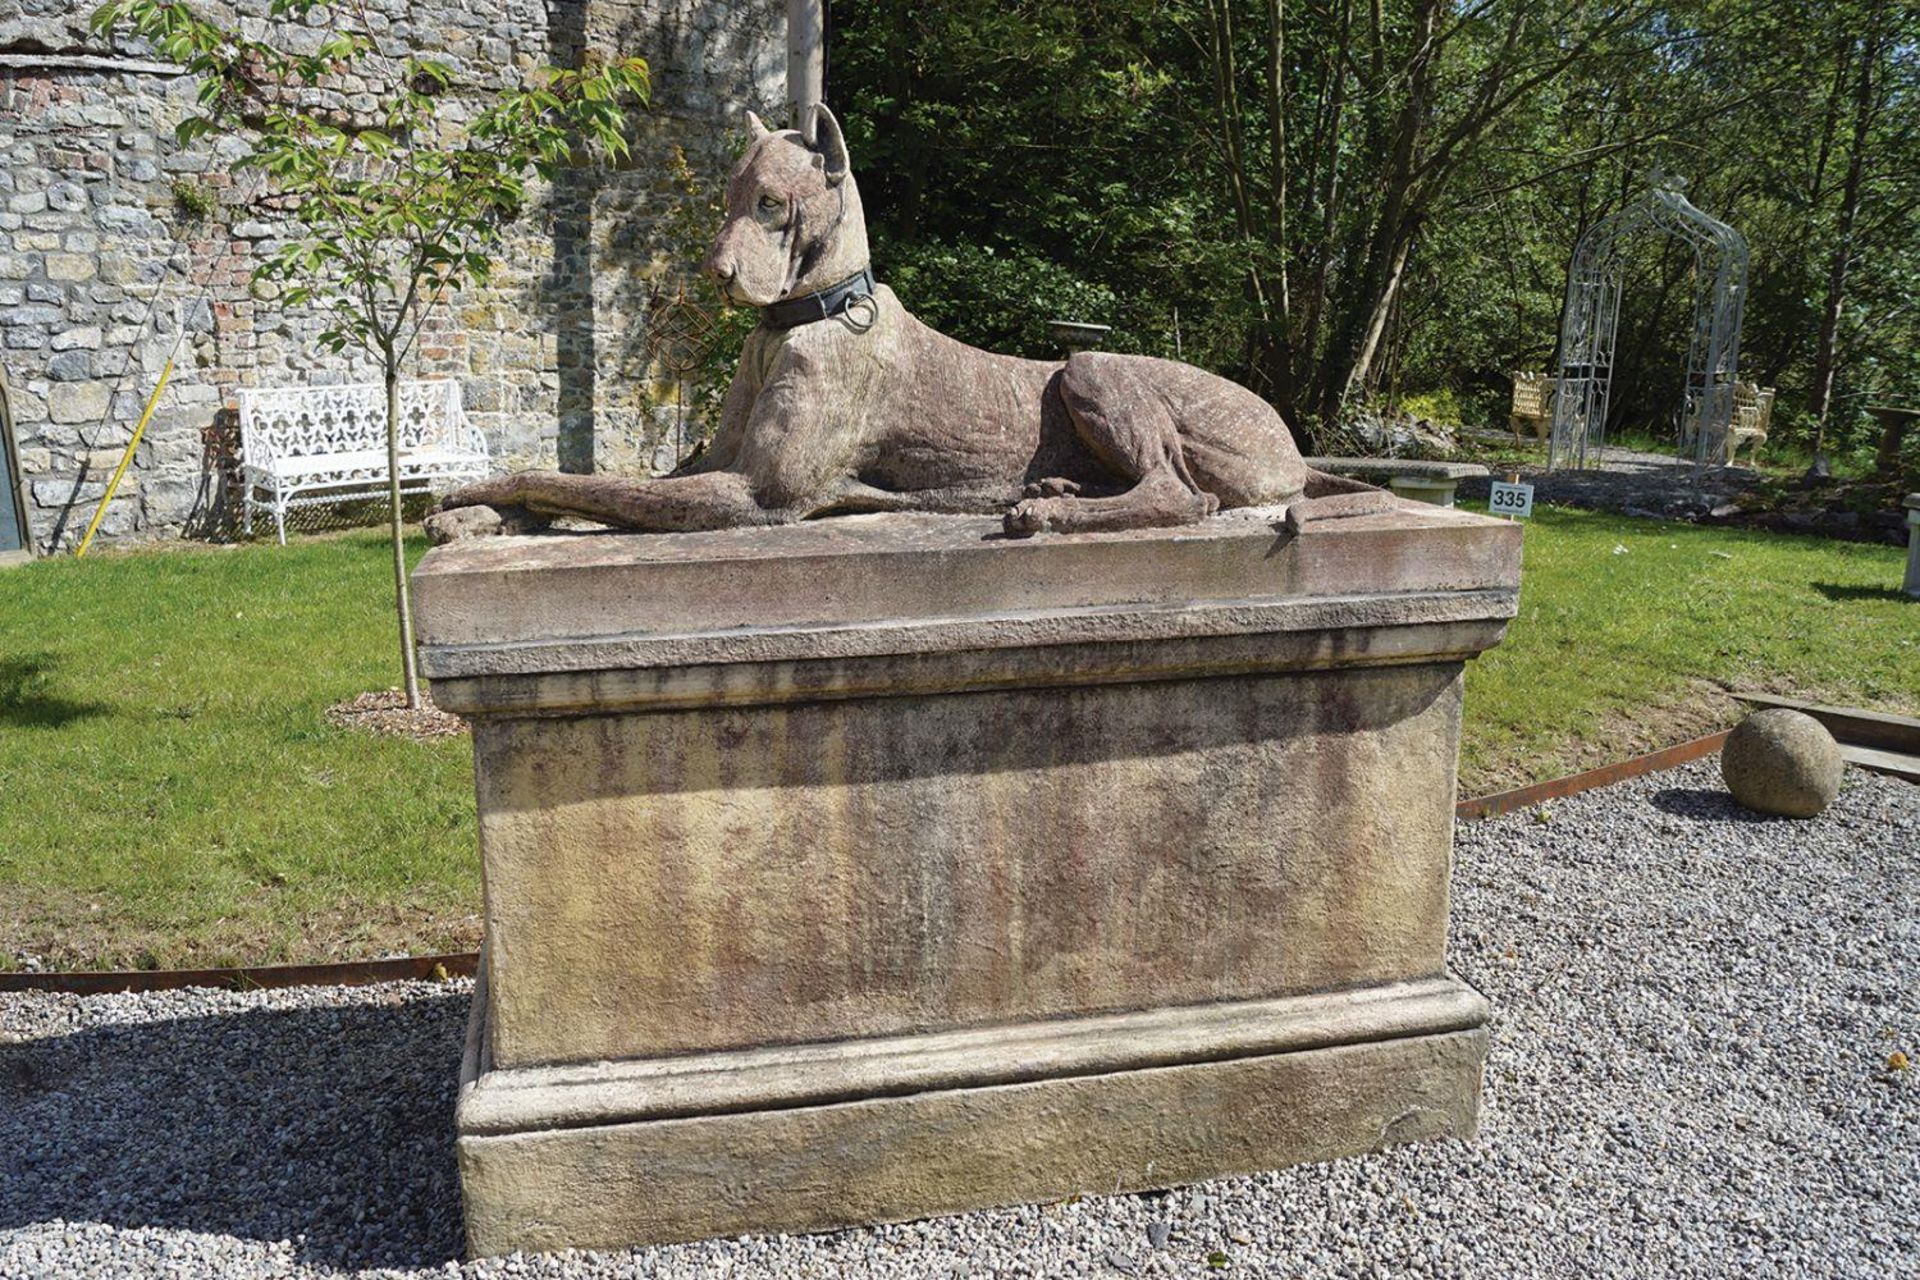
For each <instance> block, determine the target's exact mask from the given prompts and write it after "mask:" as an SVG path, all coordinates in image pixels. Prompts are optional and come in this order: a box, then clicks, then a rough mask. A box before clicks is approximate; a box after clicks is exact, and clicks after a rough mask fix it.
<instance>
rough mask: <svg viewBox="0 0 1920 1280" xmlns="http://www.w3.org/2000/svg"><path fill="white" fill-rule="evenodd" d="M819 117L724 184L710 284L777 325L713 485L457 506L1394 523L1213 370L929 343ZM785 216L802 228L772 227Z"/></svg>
mask: <svg viewBox="0 0 1920 1280" xmlns="http://www.w3.org/2000/svg"><path fill="white" fill-rule="evenodd" d="M811 118H812V120H813V131H817V133H818V139H817V141H809V140H808V138H807V137H803V135H802V134H801V132H800V131H799V130H798V129H790V130H784V131H781V132H778V133H774V132H770V131H769V130H768V129H767V128H766V127H765V126H764V125H763V124H761V122H760V120H759V118H758V117H757V116H753V115H749V116H748V121H749V124H750V125H751V126H752V130H753V136H752V138H751V140H750V142H749V145H748V147H747V150H746V153H745V154H744V155H743V156H742V157H741V159H740V162H739V164H738V165H737V166H735V168H734V171H733V175H732V177H730V178H729V179H728V180H727V188H726V190H727V216H726V220H725V222H724V223H723V224H722V226H721V228H720V232H719V235H718V237H717V238H716V239H715V241H714V243H713V248H712V249H711V251H710V252H709V253H708V255H707V260H706V264H705V270H706V271H707V272H708V273H709V274H710V275H712V276H713V277H714V278H715V279H716V280H717V281H718V282H719V284H720V287H721V289H722V291H723V292H724V293H725V294H726V295H727V297H728V298H729V299H731V300H733V301H735V302H740V303H744V304H746V305H748V306H752V307H757V308H759V309H760V310H761V320H760V324H759V325H758V326H757V327H756V328H755V329H754V330H753V332H752V333H751V334H749V335H748V337H747V340H746V343H745V346H744V348H743V349H742V351H741V355H740V361H739V365H738V367H737V369H736V371H735V374H734V379H733V385H732V387H731V388H730V389H729V391H728V393H727V396H726V405H725V409H724V411H723V415H722V421H721V422H720V424H719V428H718V430H717V432H716V433H715V435H714V438H713V442H712V447H711V449H710V450H709V452H708V454H707V456H706V458H705V459H704V460H703V465H702V467H701V469H700V470H699V471H697V472H695V473H692V474H688V475H684V476H682V475H674V476H668V477H662V478H657V479H624V478H618V477H608V476H587V475H577V474H561V473H557V472H541V471H530V472H523V473H521V474H518V475H512V476H506V477H502V478H497V479H486V480H481V481H479V482H477V483H474V484H469V485H467V486H465V487H463V488H461V489H459V490H457V491H456V492H455V493H454V494H452V495H451V496H450V497H449V498H448V499H447V500H446V505H448V506H469V505H484V506H491V507H496V508H502V509H509V510H530V511H535V512H538V513H540V514H542V515H545V516H549V517H552V516H579V517H585V518H587V519H590V520H595V521H598V522H600V523H602V524H607V525H612V526H614V527H616V528H622V529H639V530H645V531H649V532H685V531H690V530H700V529H731V528H740V527H751V526H759V525H765V524H778V523H786V522H790V521H797V520H806V519H811V518H814V517H816V516H821V515H827V514H840V513H844V512H847V511H895V512H899V511H930V512H931V511H940V512H968V513H991V514H995V515H999V516H1001V517H1002V518H1003V519H1004V521H1005V529H1006V532H1008V533H1009V534H1016V535H1024V534H1035V533H1044V532H1056V533H1105V532H1114V531H1118V530H1125V529H1146V528H1167V527H1174V526H1180V525H1190V524H1193V523H1195V522H1197V521H1200V520H1204V519H1205V518H1207V517H1208V516H1210V515H1213V514H1214V513H1215V512H1218V511H1226V510H1232V509H1235V508H1246V507H1258V506H1262V505H1270V504H1277V503H1286V504H1290V506H1291V510H1290V512H1289V516H1288V518H1289V519H1290V520H1291V521H1292V522H1293V524H1294V525H1295V526H1296V527H1298V526H1299V525H1301V524H1302V523H1303V522H1304V521H1305V520H1307V519H1309V518H1310V517H1311V515H1312V514H1313V513H1315V512H1319V513H1323V514H1333V515H1353V514H1359V513H1362V512H1366V511H1378V510H1389V509H1392V508H1393V507H1395V506H1397V505H1399V504H1398V503H1397V502H1396V500H1395V499H1393V498H1391V497H1389V496H1388V495H1387V494H1385V493H1383V492H1380V491H1378V490H1374V489H1372V488H1371V487H1370V486H1367V485H1364V484H1360V483H1358V482H1356V481H1351V480H1345V479H1341V478H1339V477H1336V476H1332V475H1328V474H1326V473H1323V472H1319V471H1315V470H1314V469H1312V468H1311V467H1309V466H1307V464H1306V463H1305V462H1304V461H1303V460H1302V458H1301V457H1300V453H1299V450H1298V449H1297V448H1296V447H1295V445H1294V436H1293V432H1292V431H1291V430H1290V429H1289V428H1288V426H1287V424H1286V422H1285V421H1284V420H1282V418H1281V417H1280V414H1279V413H1278V412H1277V411H1275V409H1274V408H1273V407H1272V406H1271V405H1269V404H1268V403H1267V402H1266V401H1265V400H1263V399H1261V398H1260V397H1259V396H1257V395H1255V394H1254V393H1253V392H1252V391H1249V390H1248V389H1247V388H1245V387H1242V386H1240V385H1238V384H1237V383H1234V382H1231V381H1229V380H1228V379H1226V378H1223V377H1221V376H1219V375H1218V374H1215V373H1212V372H1210V371H1208V370H1205V369H1200V368H1196V367H1194V366H1192V365H1189V364H1184V363H1180V362H1177V361H1173V360H1164V359H1159V358H1156V357H1151V356H1143V355H1123V354H1117V353H1113V352H1099V351H1082V352H1078V353H1076V354H1075V355H1073V356H1072V357H1071V358H1069V359H1067V360H1065V361H1058V360H1025V359H1019V358H1016V357H1012V356H1006V355H997V354H994V353H991V352H987V351H982V350H979V349H977V348H974V347H970V346H967V345H966V344H965V343H961V342H958V341H955V340H954V339H952V338H949V337H947V336H946V335H944V334H941V333H939V332H936V331H935V330H933V329H930V328H928V327H927V326H926V325H924V324H922V323H921V322H920V321H919V320H917V319H915V318H914V317H913V316H912V315H911V314H910V313H909V312H908V311H907V310H906V309H905V308H904V307H903V306H901V304H900V300H899V299H898V298H897V297H895V296H894V293H893V291H892V290H891V289H888V288H887V287H886V286H885V285H877V284H875V282H874V280H873V276H872V272H871V264H870V261H869V255H868V247H867V226H866V215H865V213H864V211H863V208H862V205H861V200H860V191H859V184H858V183H857V182H856V181H855V180H854V178H853V174H852V171H851V163H852V162H851V159H850V157H849V155H848V152H847V145H846V141H845V138H844V136H843V135H842V133H841V129H840V124H839V121H837V120H836V119H835V118H834V116H833V114H832V112H830V111H828V110H827V109H826V107H825V106H819V105H816V107H815V108H814V115H813V116H812V117H811ZM769 203H777V204H778V205H780V206H783V207H786V208H789V209H792V210H793V211H794V213H793V216H792V217H791V219H789V221H788V222H786V223H784V224H781V225H779V226H776V225H775V224H773V223H772V222H770V221H769V220H768V219H767V218H766V217H765V215H764V208H765V207H766V206H767V205H768V204H769ZM795 235H798V237H799V239H797V240H796V239H794V236H795ZM796 263H797V264H800V268H799V269H798V270H796V269H795V264H796ZM573 470H578V468H574V469H573ZM1323 498H1325V499H1330V500H1331V501H1330V505H1327V506H1321V505H1319V504H1318V503H1317V502H1316V501H1315V500H1316V499H1323ZM1446 505H1451V503H1450V502H1449V503H1447V504H1446Z"/></svg>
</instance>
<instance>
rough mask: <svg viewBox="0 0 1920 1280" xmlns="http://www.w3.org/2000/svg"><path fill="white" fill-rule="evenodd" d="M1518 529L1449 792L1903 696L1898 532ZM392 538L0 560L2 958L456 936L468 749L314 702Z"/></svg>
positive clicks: (468, 904) (1915, 648) (364, 644)
mask: <svg viewBox="0 0 1920 1280" xmlns="http://www.w3.org/2000/svg"><path fill="white" fill-rule="evenodd" d="M1526 537H1527V568H1526V574H1525V585H1524V587H1523V590H1522V600H1521V610H1522V612H1521V616H1520V618H1519V619H1518V621H1516V623H1515V624H1514V626H1513V627H1512V628H1511V630H1510V632H1509V635H1508V639H1507V641H1506V643H1505V644H1504V645H1502V646H1501V647H1500V648H1499V649H1497V650H1495V651H1494V652H1493V653H1491V654H1489V655H1488V656H1487V657H1485V658H1483V659H1481V660H1480V661H1479V662H1477V663H1476V664H1474V665H1473V666H1472V667H1470V668H1469V674H1468V696H1467V732H1466V745H1465V749H1464V758H1463V789H1464V790H1465V791H1466V792H1467V793H1478V792H1485V791H1488V790H1493V789H1496V788H1498V787H1501V786H1506V785H1512V784H1515V783H1518V782H1523V781H1528V780H1533V779H1538V778H1544V777H1551V776H1554V775H1556V774H1559V773H1563V772H1567V771H1568V770H1570V769H1573V768H1578V767H1583V766H1585V765H1588V764H1593V763H1600V762H1603V761H1606V760H1612V759H1617V758H1620V757H1622V756H1624V755H1627V754H1629V753H1630V752H1631V751H1633V750H1636V749H1640V748H1643V747H1651V746H1656V745H1662V744H1664V743H1667V742H1672V741H1677V740H1679V739H1681V738H1685V737H1689V736H1692V735H1693V734H1695V733H1698V732H1704V731H1706V730H1708V729H1711V728H1713V727H1715V726H1717V725H1720V724H1723V723H1726V722H1727V721H1728V719H1729V717H1730V716H1731V715H1732V704H1731V702H1730V700H1729V698H1728V696H1727V693H1726V689H1727V688H1729V687H1730V688H1734V689H1769V690H1774V691H1778V692H1789V693H1799V694H1806V695H1813V696H1820V697H1825V698H1830V699H1833V700H1838V701H1844V702H1849V703H1854V704H1860V705H1876V706H1882V707H1886V708H1892V709H1905V710H1909V711H1916V710H1920V604H1914V603H1909V602H1907V601H1906V600H1905V599H1904V598H1901V597H1899V596H1897V595H1896V594H1894V592H1893V590H1892V588H1893V586H1894V585H1895V584H1897V582H1898V580H1899V574H1900V566H1901V564H1902V560H1903V556H1902V553H1901V552H1900V551H1899V550H1897V549H1895V548H1892V547H1868V546H1858V545H1851V544H1843V543H1833V542H1825V541H1819V540H1814V539H1804V538H1789V537H1780V536H1776V535H1768V534H1758V533H1744V532H1728V531H1725V530H1704V529H1695V528H1692V527H1689V526H1685V525H1669V524H1661V523H1654V522H1649V521H1641V520H1629V519H1626V518H1623V517H1617V516H1606V515H1597V514H1593V513H1588V512H1573V511H1560V510H1548V511H1543V512H1542V513H1541V514H1540V515H1539V516H1538V517H1537V518H1536V519H1535V520H1534V521H1533V523H1532V524H1530V525H1529V526H1528V528H1527V533H1526ZM1616 547H1618V548H1623V550H1620V551H1617V552H1616V550H1615V548H1616ZM384 555H385V549H384V543H383V541H382V539H381V537H380V535H379V534H377V533H372V532H356V533H352V534H349V535H346V536H343V537H329V538H307V539H302V540H299V541H297V542H296V543H295V544H294V545H293V546H291V547H288V548H286V549H284V550H283V549H281V548H279V547H275V546H251V547H245V548H241V549H237V550H204V549H190V548H175V549H169V550H164V551H151V552H144V553H138V554H106V555H99V556H96V557H91V558H89V559H88V560H86V561H73V560H57V561H48V562H42V563H36V564H33V565H29V566H27V567H25V568H21V569H16V570H8V571H0V965H4V964H8V963H13V962H14V961H13V959H12V957H13V956H14V955H15V953H16V952H20V951H27V952H31V953H33V954H35V955H38V956H41V957H44V958H45V959H47V960H50V961H52V962H54V963H58V964H61V965H65V966H90V965H112V966H120V965H138V964H156V965H167V966H173V965H186V964H220V963H233V962H238V961H242V960H245V961H270V960H308V959H322V958H364V957H368V956H372V955H376V954H380V953H383V952H386V951H389V950H399V949H405V950H411V951H415V952H419V951H425V950H432V949H439V948H443V947H456V946H466V945H471V944H472V943H473V942H474V941H475V940H476V938H477V935H478V921H477V918H476V916H475V914H474V913H475V912H476V911H477V908H478V900H479V892H478V876H477V869H476V859H475V854H474V833H473V820H472V816H471V806H472V793H471V783H470V772H469V770H470V753H469V749H468V746H467V743H466V740H465V739H464V738H455V739H449V740H441V741H438V742H431V743H415V742H410V741H404V740H397V739H382V738H375V737H371V736H367V735H363V734H360V733H355V732H349V731H345V730H340V729H335V728H333V727H331V726H329V725H328V724H327V723H326V722H325V720H324V719H323V716H322V713H323V712H324V710H325V709H326V708H327V707H328V706H329V705H330V704H332V703H334V702H337V701H340V700H342V699H344V698H348V697H351V696H352V695H354V694H356V693H359V692H361V691H363V690H365V689H370V688H385V687H387V686H388V685H391V684H393V683H395V682H396V681H397V663H396V661H395V658H394V656H393V652H392V650H393V641H392V638H391V628H392V622H391V619H390V616H389V614H388V604H387V598H388V597H387V593H388V589H389V588H388V578H387V574H388V568H387V564H386V561H385V559H384Z"/></svg>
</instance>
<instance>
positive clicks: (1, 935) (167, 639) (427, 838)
mask: <svg viewBox="0 0 1920 1280" xmlns="http://www.w3.org/2000/svg"><path fill="white" fill-rule="evenodd" d="M386 556H387V551H386V543H385V541H384V539H383V538H382V536H381V535H379V534H377V533H372V532H364V533H354V534H351V535H348V536H346V537H330V538H308V539H301V540H297V541H296V542H295V543H294V544H293V545H292V546H290V547H287V548H285V549H282V548H280V547H277V546H270V545H268V546H249V547H243V548H239V549H234V550H204V549H172V550H166V551H153V552H146V553H141V554H106V555H96V556H92V557H89V558H88V559H86V560H84V561H76V560H71V559H61V560H50V561H42V562H38V563H35V564H31V565H28V566H26V567H24V568H20V569H14V570H7V571H0V922H4V923H0V962H4V961H5V959H6V957H7V956H8V955H10V954H11V953H12V952H13V951H15V950H17V949H21V948H27V949H31V950H33V951H35V952H38V953H41V954H51V955H53V956H54V958H56V959H58V960H59V961H61V962H62V963H81V962H92V961H101V962H108V963H113V964H143V963H144V964H160V965H167V966H172V965H177V964H200V963H207V964H213V963H224V962H227V961H230V960H235V959H246V960H282V959H293V958H302V959H305V958H318V957H322V956H328V957H334V956H337V957H355V958H363V957H366V956H369V955H372V954H376V953H377V952H380V951H384V950H387V949H390V948H398V947H406V948H410V949H426V948H431V947H436V946H439V945H442V944H446V943H454V942H466V941H469V940H470V939H471V938H472V937H473V936H474V933H475V923H474V921H473V920H472V919H471V916H472V914H473V912H475V911H476V910H477V907H476V905H475V904H476V902H477V892H476V885H477V877H476V874H475V867H474V832H473V817H472V809H473V795H472V784H471V772H470V769H471V764H470V762H471V754H470V752H469V748H468V746H467V742H466V739H465V738H464V737H462V738H457V739H453V740H443V741H440V742H435V743H427V744H422V743H415V742H410V741H405V740H399V739H389V738H376V737H373V736H371V735H367V734H361V733H350V732H346V731H343V730H339V729H335V728H333V727H331V726H330V725H328V724H327V723H326V721H325V720H324V719H323V715H322V713H323V712H324V711H325V709H326V708H327V707H328V706H329V705H330V704H332V703H334V702H337V701H339V700H341V699H343V698H347V697H351V696H352V695H353V694H355V693H359V692H361V691H363V690H366V689H378V688H386V687H387V686H389V685H393V684H397V683H398V682H399V659H398V654H397V651H396V647H395V641H394V640H393V638H392V636H393V619H392V615H391V612H390V606H389V601H390V600H391V595H392V585H391V584H392V576H391V575H392V569H391V561H390V560H388V559H386Z"/></svg>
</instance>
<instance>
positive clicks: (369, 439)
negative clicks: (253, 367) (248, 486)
mask: <svg viewBox="0 0 1920 1280" xmlns="http://www.w3.org/2000/svg"><path fill="white" fill-rule="evenodd" d="M239 408H240V447H241V449H242V451H243V453H244V454H245V456H246V457H249V458H263V457H275V458H305V457H313V456H324V455H328V454H338V453H355V452H359V451H361V450H365V449H384V448H386V447H387V391H386V388H385V387H382V386H380V385H379V384H378V383H361V384H354V385H351V386H344V387H272V388H266V387H248V388H244V389H242V390H241V391H240V392H239ZM464 428H465V415H464V413H463V412H462V410H461V405H460V384H459V383H457V382H453V381H440V382H403V383H401V384H400V447H401V448H402V449H419V448H423V447H428V446H433V445H448V446H452V445H458V444H461V443H462V442H463V439H464V437H465V435H466V432H465V429H464Z"/></svg>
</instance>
